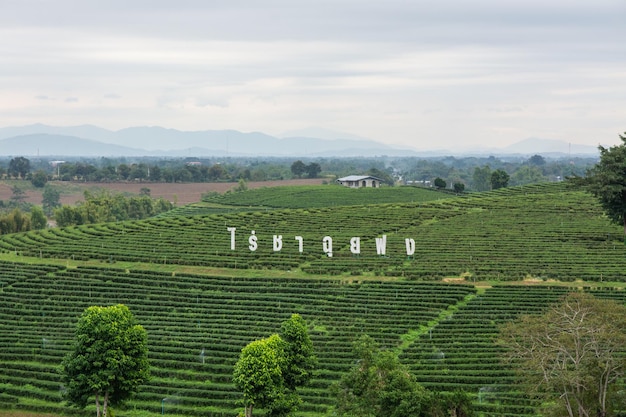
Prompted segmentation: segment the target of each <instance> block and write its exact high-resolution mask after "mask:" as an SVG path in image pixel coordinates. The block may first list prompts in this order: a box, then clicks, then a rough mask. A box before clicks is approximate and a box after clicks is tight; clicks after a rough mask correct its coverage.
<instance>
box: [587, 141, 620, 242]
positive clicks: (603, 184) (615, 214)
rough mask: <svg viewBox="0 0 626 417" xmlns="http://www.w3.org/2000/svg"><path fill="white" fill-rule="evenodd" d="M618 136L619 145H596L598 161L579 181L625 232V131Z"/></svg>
mask: <svg viewBox="0 0 626 417" xmlns="http://www.w3.org/2000/svg"><path fill="white" fill-rule="evenodd" d="M619 137H620V139H621V140H622V144H621V145H617V146H612V147H610V148H605V147H603V146H599V147H598V148H599V150H600V161H599V162H598V163H597V164H596V165H595V166H593V167H592V168H591V169H589V170H588V171H587V175H586V178H585V179H584V180H583V181H579V182H582V183H583V184H584V185H585V186H586V188H587V189H588V190H589V191H590V192H591V193H592V194H593V195H595V196H596V197H597V198H598V199H599V200H600V204H601V205H602V207H603V208H604V211H605V212H606V214H607V216H608V217H609V218H610V219H611V220H613V221H614V222H616V223H618V224H620V225H623V226H624V234H626V132H625V133H624V136H622V135H619Z"/></svg>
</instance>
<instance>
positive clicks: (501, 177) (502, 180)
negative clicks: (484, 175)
mask: <svg viewBox="0 0 626 417" xmlns="http://www.w3.org/2000/svg"><path fill="white" fill-rule="evenodd" d="M509 179H510V177H509V174H507V173H506V171H504V170H502V169H496V170H495V171H493V172H492V173H491V189H492V190H497V189H499V188H506V187H507V186H508V185H509Z"/></svg>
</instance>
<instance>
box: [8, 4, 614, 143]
mask: <svg viewBox="0 0 626 417" xmlns="http://www.w3.org/2000/svg"><path fill="white" fill-rule="evenodd" d="M625 18H626V2H624V1H623V0H598V1H595V2H589V1H586V0H567V1H566V0H553V1H550V2H546V1H539V0H527V1H523V2H522V1H510V2H502V1H498V0H473V1H464V0H442V1H440V2H436V4H435V3H433V2H427V1H419V0H415V1H409V0H387V1H380V0H375V1H370V2H361V1H357V0H335V1H330V0H318V1H310V0H299V1H286V0H267V1H262V2H259V1H252V0H237V1H229V2H216V1H211V2H206V1H201V0H181V1H178V2H171V1H166V0H151V1H146V0H135V1H132V2H125V1H120V0H110V1H108V2H84V1H78V0H58V1H54V2H42V1H34V0H5V1H2V2H0V54H1V56H2V66H1V68H0V91H1V92H2V94H1V95H0V126H21V125H28V124H35V123H44V124H48V125H53V126H73V125H82V124H91V125H96V126H100V127H104V128H107V129H111V130H117V129H122V128H125V127H130V126H153V125H158V126H163V127H166V128H176V129H179V130H220V129H235V130H240V131H260V132H265V133H268V134H272V135H276V136H280V135H281V133H282V132H287V131H294V130H296V131H297V130H299V129H303V128H308V127H320V128H326V129H332V130H337V131H343V132H348V133H350V134H353V135H358V136H361V137H365V138H371V139H374V140H377V141H380V142H383V143H387V144H389V145H397V146H402V147H411V148H416V149H428V148H449V149H455V148H456V149H459V148H461V149H468V148H471V147H494V146H504V145H508V144H511V143H515V142H517V141H519V140H522V139H525V138H528V137H542V138H547V139H556V140H563V141H567V142H571V143H578V144H586V145H593V146H595V145H597V144H599V143H601V144H603V145H612V144H616V143H618V142H619V138H618V134H619V133H622V132H624V131H626V105H624V98H625V97H626V42H624V39H626V25H625V24H624V21H625ZM129 146H132V144H129Z"/></svg>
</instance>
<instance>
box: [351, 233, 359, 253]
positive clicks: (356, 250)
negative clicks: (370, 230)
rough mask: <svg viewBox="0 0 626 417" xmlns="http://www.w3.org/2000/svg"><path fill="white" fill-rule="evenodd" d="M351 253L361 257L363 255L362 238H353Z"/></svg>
mask: <svg viewBox="0 0 626 417" xmlns="http://www.w3.org/2000/svg"><path fill="white" fill-rule="evenodd" d="M350 252H352V254H353V255H359V254H360V253H361V238H360V237H353V238H352V239H350Z"/></svg>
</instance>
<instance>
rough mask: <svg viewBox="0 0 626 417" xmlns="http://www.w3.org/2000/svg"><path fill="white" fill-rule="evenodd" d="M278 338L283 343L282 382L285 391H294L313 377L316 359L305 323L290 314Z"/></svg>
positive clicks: (297, 316) (297, 315) (300, 317)
mask: <svg viewBox="0 0 626 417" xmlns="http://www.w3.org/2000/svg"><path fill="white" fill-rule="evenodd" d="M280 337H281V338H282V340H283V341H284V342H285V346H284V355H285V361H286V364H285V367H284V369H283V380H284V383H285V386H286V387H287V389H289V390H291V391H295V390H296V388H298V387H302V386H305V385H306V384H308V383H309V381H310V380H311V377H312V376H313V370H314V369H315V367H316V364H317V359H316V358H315V354H314V353H313V342H312V341H311V338H310V337H309V332H308V330H307V328H306V323H305V321H304V319H303V318H302V316H300V315H299V314H292V315H291V317H290V318H289V320H286V321H284V322H283V323H282V325H281V328H280Z"/></svg>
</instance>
